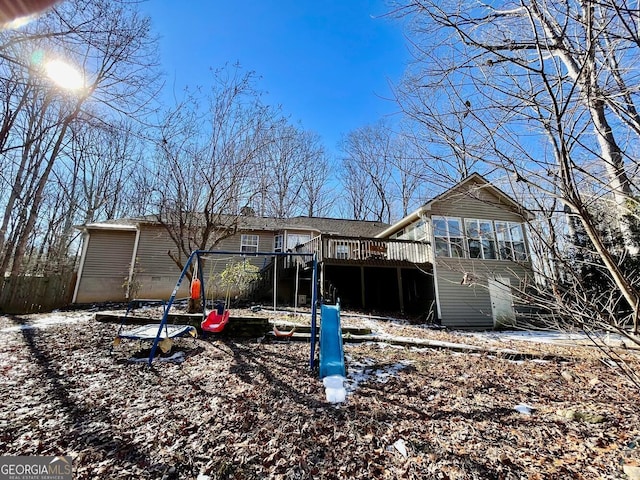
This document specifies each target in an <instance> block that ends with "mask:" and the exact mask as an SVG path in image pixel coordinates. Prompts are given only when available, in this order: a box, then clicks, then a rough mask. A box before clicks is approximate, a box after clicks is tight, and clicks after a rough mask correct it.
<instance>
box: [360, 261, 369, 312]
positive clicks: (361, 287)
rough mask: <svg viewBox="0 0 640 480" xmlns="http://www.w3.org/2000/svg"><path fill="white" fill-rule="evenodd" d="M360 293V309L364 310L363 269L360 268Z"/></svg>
mask: <svg viewBox="0 0 640 480" xmlns="http://www.w3.org/2000/svg"><path fill="white" fill-rule="evenodd" d="M360 292H361V294H360V295H361V300H362V308H366V306H367V305H366V302H365V298H366V296H367V295H366V292H365V291H364V267H362V266H361V267H360Z"/></svg>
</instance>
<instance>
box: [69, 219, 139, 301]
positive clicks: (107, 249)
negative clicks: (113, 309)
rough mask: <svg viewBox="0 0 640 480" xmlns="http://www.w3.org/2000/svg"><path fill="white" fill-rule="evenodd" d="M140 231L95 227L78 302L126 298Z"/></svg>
mask: <svg viewBox="0 0 640 480" xmlns="http://www.w3.org/2000/svg"><path fill="white" fill-rule="evenodd" d="M135 238H136V232H133V231H110V230H92V231H91V232H90V236H89V244H88V246H87V251H86V255H85V259H84V264H83V267H82V272H81V275H80V276H79V279H78V281H79V282H80V284H79V285H78V295H77V297H76V303H93V302H108V301H124V300H125V288H124V287H123V284H124V283H125V281H126V279H127V278H128V276H129V266H130V265H131V257H132V255H133V246H134V243H135Z"/></svg>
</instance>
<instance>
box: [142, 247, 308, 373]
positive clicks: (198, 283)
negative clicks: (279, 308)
mask: <svg viewBox="0 0 640 480" xmlns="http://www.w3.org/2000/svg"><path fill="white" fill-rule="evenodd" d="M215 255H227V256H230V255H235V256H240V257H243V258H246V257H259V256H262V257H275V258H276V259H277V258H278V257H285V258H296V257H299V258H302V259H305V260H306V261H307V262H308V261H311V263H312V278H311V352H310V357H309V367H310V368H311V369H313V367H314V364H315V350H316V331H317V326H316V317H317V303H318V302H317V299H318V260H317V256H316V254H314V253H296V252H233V251H223V250H194V251H193V252H191V255H190V256H189V258H188V259H187V261H186V263H185V265H184V267H183V269H182V272H181V273H180V277H178V281H177V282H176V286H175V287H174V289H173V292H172V293H171V296H170V297H169V300H168V301H167V303H166V305H165V308H164V312H163V315H162V320H161V321H160V324H159V325H154V326H152V325H148V326H147V327H153V328H157V330H156V335H155V338H154V339H153V345H152V347H151V352H150V353H149V361H148V363H149V365H151V364H152V362H153V359H154V358H155V356H156V352H157V349H158V347H159V345H160V344H161V343H162V341H163V340H164V339H165V338H167V334H166V333H164V332H166V331H167V320H168V318H169V311H170V310H171V307H172V306H173V304H174V302H175V300H176V296H177V294H178V290H179V289H180V286H181V285H182V282H183V280H184V278H185V277H186V275H187V272H188V271H189V268H190V267H191V266H192V265H193V266H194V274H193V276H192V280H191V285H190V289H189V290H190V296H191V298H192V299H194V300H197V299H200V298H202V299H203V302H202V317H203V318H202V322H201V328H202V329H203V331H206V332H214V333H215V332H221V331H222V330H223V329H224V328H225V326H226V325H227V323H228V322H229V315H230V312H229V306H230V305H229V304H230V287H229V286H227V292H226V295H225V300H224V304H223V305H220V304H218V305H217V306H216V308H214V309H213V310H211V311H210V312H209V313H208V314H207V313H206V310H207V305H206V303H207V302H206V298H205V295H204V292H205V284H204V278H203V271H202V258H203V257H205V256H206V257H208V256H215ZM276 265H277V262H275V263H274V300H273V301H274V309H275V304H276V290H275V285H276V282H277V270H276V268H277V267H276ZM296 294H297V275H296ZM296 302H297V295H296ZM176 327H177V326H176ZM191 328H193V327H191ZM176 331H179V329H176ZM294 331H295V327H294V328H293V329H292V330H291V331H290V332H282V331H280V330H277V328H275V327H274V334H275V335H276V336H277V337H284V338H286V337H289V338H290V337H291V336H292V335H293V333H294ZM147 338H148V339H150V338H149V337H147Z"/></svg>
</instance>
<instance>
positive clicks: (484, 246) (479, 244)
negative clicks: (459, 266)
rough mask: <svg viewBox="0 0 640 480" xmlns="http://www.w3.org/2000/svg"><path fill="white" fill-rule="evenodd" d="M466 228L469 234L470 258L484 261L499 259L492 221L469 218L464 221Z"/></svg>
mask: <svg viewBox="0 0 640 480" xmlns="http://www.w3.org/2000/svg"><path fill="white" fill-rule="evenodd" d="M464 226H465V232H466V234H467V246H468V252H469V258H482V259H483V260H495V259H496V258H498V256H497V254H496V239H495V236H494V234H493V223H492V222H491V220H476V219H468V218H467V219H465V221H464Z"/></svg>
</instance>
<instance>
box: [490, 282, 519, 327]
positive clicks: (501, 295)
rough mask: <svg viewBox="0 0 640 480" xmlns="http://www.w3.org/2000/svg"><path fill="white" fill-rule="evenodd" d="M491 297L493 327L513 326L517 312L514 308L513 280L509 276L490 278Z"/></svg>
mask: <svg viewBox="0 0 640 480" xmlns="http://www.w3.org/2000/svg"><path fill="white" fill-rule="evenodd" d="M489 297H490V298H491V313H492V314H493V327H494V328H499V327H513V326H514V325H515V323H516V312H515V311H514V309H513V295H512V294H511V282H510V281H509V279H508V278H507V277H497V278H496V279H495V280H494V279H491V278H490V279H489Z"/></svg>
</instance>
